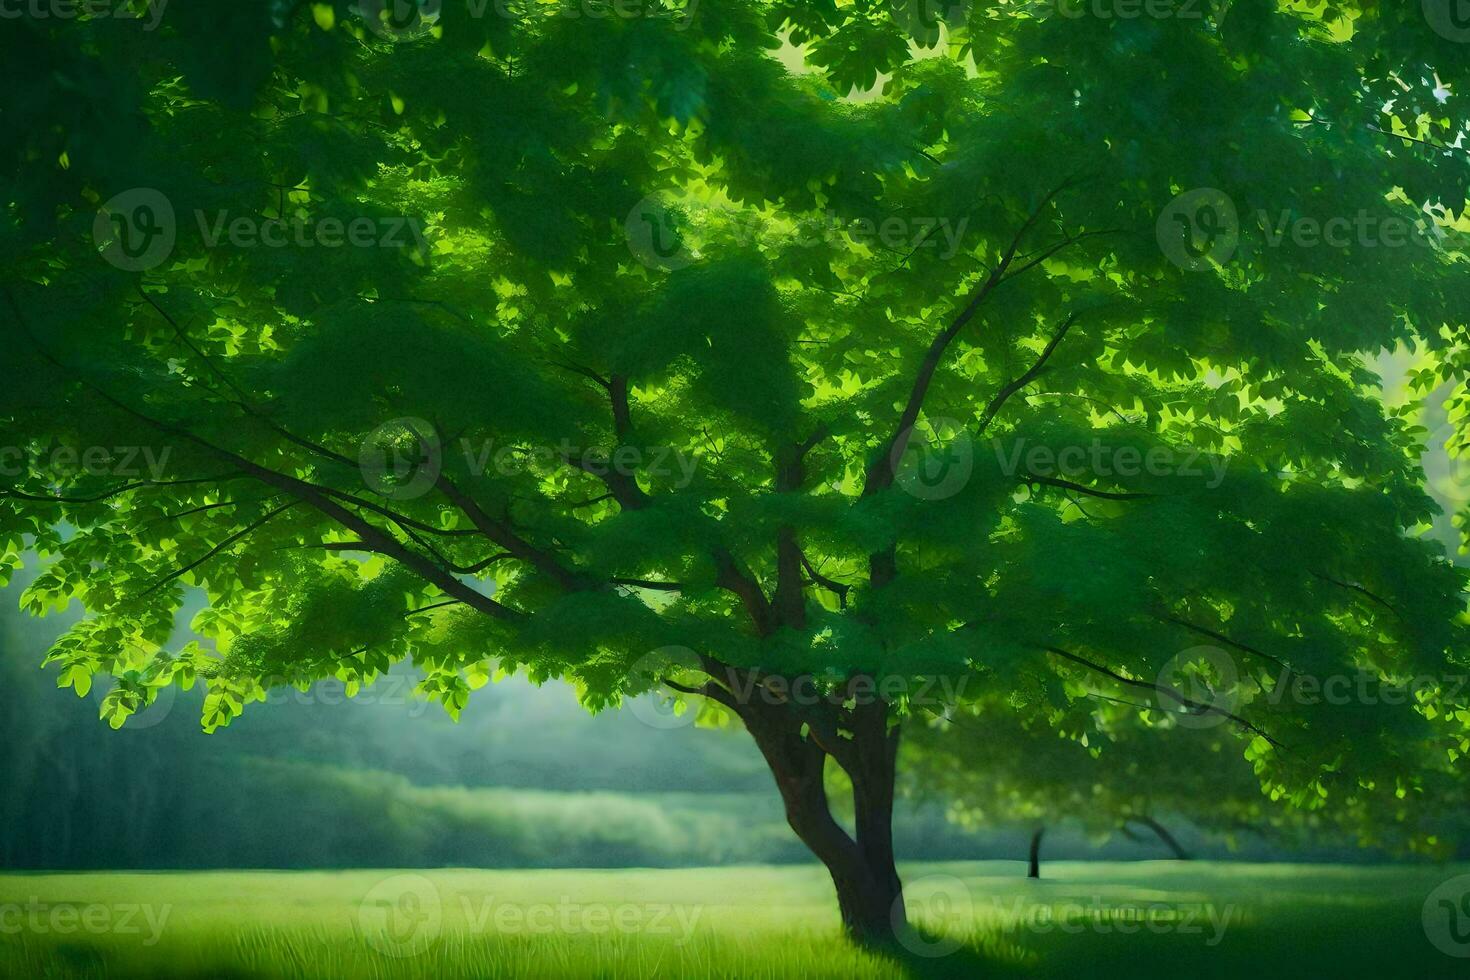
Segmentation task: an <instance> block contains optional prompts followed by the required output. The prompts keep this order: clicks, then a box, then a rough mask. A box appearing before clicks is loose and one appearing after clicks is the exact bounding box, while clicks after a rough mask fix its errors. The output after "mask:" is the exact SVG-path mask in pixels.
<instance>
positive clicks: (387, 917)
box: [0, 861, 1470, 980]
mask: <svg viewBox="0 0 1470 980" xmlns="http://www.w3.org/2000/svg"><path fill="white" fill-rule="evenodd" d="M904 872H905V876H906V880H907V881H908V883H909V895H910V902H911V905H912V909H911V911H912V913H913V918H914V919H915V920H916V925H917V928H916V929H915V930H914V931H912V932H911V933H909V934H907V935H906V936H905V942H904V944H903V945H902V946H900V947H897V948H895V949H893V950H884V951H865V950H858V949H855V948H853V947H852V946H850V945H849V944H847V943H846V942H844V941H843V940H842V938H841V936H840V934H839V929H838V922H837V916H836V912H835V910H834V903H833V902H832V899H831V889H830V885H829V883H828V882H827V881H826V879H825V873H824V872H823V871H822V870H821V869H820V868H817V867H805V866H800V867H768V866H751V867H734V868H716V869H680V870H666V869H659V870H621V871H607V870H534V871H481V870H467V869H448V870H446V869H436V870H422V871H382V870H373V871H346V872H255V871H227V872H189V873H173V872H159V873H129V874H6V875H0V976H3V977H28V978H29V977H38V978H39V977H45V978H83V977H86V978H93V977H95V978H104V977H105V978H112V977H130V978H131V977H150V978H151V977H160V978H192V977H219V978H253V977H333V978H360V977H368V978H378V977H381V978H410V977H444V978H460V977H464V978H469V977H476V978H483V977H639V978H646V977H727V976H729V977H733V976H741V977H772V978H774V977H858V978H861V977H891V976H916V977H918V976H970V977H973V976H987V977H1078V976H1088V977H1113V976H1117V977H1122V976H1127V977H1130V978H1145V977H1164V976H1169V977H1179V976H1188V977H1190V978H1191V980H1200V978H1210V977H1220V978H1238V977H1243V976H1249V977H1252V978H1255V980H1263V978H1270V977H1293V978H1295V977H1300V976H1303V975H1307V976H1335V977H1358V976H1363V977H1374V976H1381V977H1395V976H1420V977H1429V976H1449V975H1452V974H1454V972H1455V971H1456V970H1458V969H1461V968H1463V966H1464V965H1465V963H1464V960H1462V959H1456V958H1452V957H1451V956H1449V955H1447V953H1446V952H1444V951H1442V949H1441V948H1436V945H1435V941H1436V940H1438V942H1439V944H1440V945H1441V946H1445V945H1446V944H1449V945H1451V946H1453V944H1455V943H1456V942H1457V940H1458V938H1459V936H1460V932H1459V931H1454V930H1456V929H1458V930H1463V928H1464V924H1463V923H1462V922H1461V921H1460V919H1459V918H1455V917H1454V916H1456V915H1457V910H1456V909H1453V908H1452V907H1450V906H1445V907H1444V908H1443V909H1442V910H1441V909H1440V908H1439V907H1438V904H1439V903H1437V902H1427V900H1428V899H1429V898H1430V896H1431V894H1432V893H1435V889H1436V888H1439V887H1440V886H1441V885H1443V884H1444V883H1445V882H1447V881H1450V880H1451V879H1454V878H1456V877H1457V876H1459V875H1462V874H1466V873H1467V872H1470V868H1467V867H1442V866H1392V867H1384V866H1378V867H1364V866H1346V865H1286V864H1234V863H1210V862H1131V863H1120V862H1056V863H1052V864H1048V865H1046V866H1045V868H1044V871H1043V874H1044V877H1043V878H1042V879H1041V880H1040V881H1028V880H1027V879H1025V878H1024V877H1023V876H1024V866H1023V865H1022V864H1020V863H1017V862H1006V861H995V862H990V861H987V862H959V863H956V862H947V863H937V864H917V865H909V866H906V867H905V868H904ZM1441 893H1443V889H1441ZM1427 906H1428V908H1427ZM1460 951H1461V952H1462V953H1467V954H1470V946H1466V947H1465V948H1463V949H1461V950H1460Z"/></svg>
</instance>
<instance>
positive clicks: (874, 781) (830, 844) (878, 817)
mask: <svg viewBox="0 0 1470 980" xmlns="http://www.w3.org/2000/svg"><path fill="white" fill-rule="evenodd" d="M739 713H740V715H741V717H742V718H743V719H744V721H745V725H746V728H747V729H748V730H749V731H750V734H751V736H752V737H753V738H754V739H755V743H756V745H757V746H758V747H759V748H760V750H761V754H762V755H763V756H764V757H765V759H766V763H767V764H768V765H769V766H770V769H771V774H772V775H773V776H774V777H775V780H776V788H777V789H778V790H779V791H780V793H781V801H782V803H783V804H784V805H785V808H786V822H787V823H788V824H790V825H791V829H792V830H793V831H795V832H796V836H797V837H799V838H800V839H801V841H802V843H804V844H806V846H807V847H808V848H809V849H810V850H811V852H812V853H813V854H814V855H816V857H817V858H818V859H819V860H820V861H821V862H822V863H823V864H824V865H826V867H827V871H828V873H829V874H830V875H831V876H832V885H833V887H834V888H835V889H836V890H837V905H838V908H839V910H840V911H841V914H842V924H843V927H844V928H845V929H846V930H847V933H848V935H849V936H851V937H852V938H853V939H854V940H856V941H857V942H860V943H864V944H886V943H888V942H891V941H892V940H893V939H894V938H895V935H896V933H897V931H898V930H900V929H902V928H904V927H905V926H906V925H907V914H906V911H905V909H904V904H903V887H902V884H901V883H900V881H899V877H898V869H897V868H896V867H895V864H894V854H893V799H894V777H895V772H896V767H895V763H896V761H897V756H898V733H897V731H896V730H894V731H889V730H888V729H887V705H886V704H883V703H882V702H881V701H878V702H875V704H874V705H873V706H872V707H870V708H866V709H865V707H864V706H859V707H858V708H857V709H855V711H854V717H853V722H854V731H853V738H852V739H851V740H850V741H844V742H843V744H841V745H838V744H837V742H836V740H834V738H833V734H835V733H829V735H828V737H827V738H826V739H825V740H824V739H823V738H822V737H821V736H819V735H817V734H816V733H815V732H813V731H811V730H810V728H809V726H808V725H807V724H806V721H804V719H803V717H802V715H800V714H799V713H797V712H796V711H795V710H794V709H792V708H790V707H788V706H785V705H774V706H773V705H768V704H746V705H741V706H740V709H739ZM836 738H837V739H840V738H841V737H840V736H836ZM824 741H825V742H826V745H825V747H824V744H823V742H824ZM828 748H835V749H837V751H838V752H839V753H840V757H839V763H840V764H841V765H842V767H843V769H844V770H846V771H847V773H848V775H849V776H850V777H851V779H852V783H853V804H854V809H855V812H856V817H857V821H856V822H857V834H856V837H855V838H854V837H853V836H852V835H849V834H848V833H847V831H846V830H844V829H843V827H842V825H841V824H839V823H838V822H837V821H836V819H835V818H834V817H833V816H832V810H831V807H830V805H829V802H828V799H827V788H826V785H825V783H824V781H823V774H824V771H825V769H826V762H827V757H828V754H829V753H828V751H827V749H828Z"/></svg>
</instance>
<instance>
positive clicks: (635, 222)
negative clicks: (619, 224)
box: [623, 194, 694, 272]
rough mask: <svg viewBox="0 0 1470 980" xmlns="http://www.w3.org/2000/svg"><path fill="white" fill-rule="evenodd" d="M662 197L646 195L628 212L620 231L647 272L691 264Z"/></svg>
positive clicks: (672, 214)
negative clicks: (623, 232) (622, 231)
mask: <svg viewBox="0 0 1470 980" xmlns="http://www.w3.org/2000/svg"><path fill="white" fill-rule="evenodd" d="M677 214H678V212H677V211H676V210H675V209H674V208H672V207H671V206H670V205H669V203H668V201H667V200H666V199H665V195H662V194H650V195H648V196H647V197H645V198H644V199H643V200H641V201H639V202H638V203H637V204H635V205H633V210H631V211H629V212H628V218H627V220H626V221H624V222H623V229H624V231H625V232H626V234H627V236H628V249H629V250H630V251H631V252H632V253H633V257H634V258H635V259H637V260H638V261H639V262H641V263H643V264H644V265H646V266H648V267H649V268H650V269H663V270H664V271H665V272H673V271H675V270H677V269H682V268H684V267H685V266H688V265H691V264H692V263H693V262H694V254H693V253H692V252H690V251H689V248H688V246H687V245H685V244H684V239H683V237H682V236H681V235H680V234H679V228H678V223H677V222H676V220H675V216H676V215H677Z"/></svg>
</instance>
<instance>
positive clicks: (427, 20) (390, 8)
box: [357, 0, 443, 41]
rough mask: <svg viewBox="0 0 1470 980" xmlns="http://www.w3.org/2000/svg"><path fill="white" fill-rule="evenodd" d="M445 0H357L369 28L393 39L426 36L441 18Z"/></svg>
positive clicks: (406, 39)
mask: <svg viewBox="0 0 1470 980" xmlns="http://www.w3.org/2000/svg"><path fill="white" fill-rule="evenodd" d="M442 9H443V0H358V4H357V12H358V14H360V15H361V16H362V19H363V20H364V21H366V22H367V26H368V30H370V31H372V32H373V33H374V34H376V35H378V37H381V38H387V39H388V40H390V41H412V40H414V39H416V38H420V37H423V36H424V35H426V34H428V33H429V32H430V31H432V30H433V29H434V25H435V24H437V23H438V22H439V14H440V12H441V10H442Z"/></svg>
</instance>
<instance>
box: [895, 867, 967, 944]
mask: <svg viewBox="0 0 1470 980" xmlns="http://www.w3.org/2000/svg"><path fill="white" fill-rule="evenodd" d="M905 905H906V906H907V907H908V914H907V915H905V914H904V906H905ZM974 921H975V904H974V900H973V899H972V898H971V897H970V889H969V888H967V887H965V883H964V882H963V881H960V879H958V878H955V877H952V876H950V875H925V876H924V877H922V878H916V879H915V880H913V881H911V882H909V883H908V884H907V885H905V886H904V890H903V900H902V901H901V902H894V904H893V931H894V933H895V934H896V935H897V936H898V941H899V943H900V944H901V945H902V946H903V948H904V949H906V950H908V951H909V952H910V953H913V954H914V955H915V956H924V957H929V958H937V957H940V956H948V955H949V954H950V953H953V952H954V951H955V950H957V949H959V948H960V947H961V946H963V945H964V944H965V940H964V935H965V932H966V931H967V930H969V929H970V928H971V927H972V926H973V924H974Z"/></svg>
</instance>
